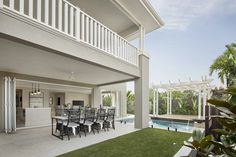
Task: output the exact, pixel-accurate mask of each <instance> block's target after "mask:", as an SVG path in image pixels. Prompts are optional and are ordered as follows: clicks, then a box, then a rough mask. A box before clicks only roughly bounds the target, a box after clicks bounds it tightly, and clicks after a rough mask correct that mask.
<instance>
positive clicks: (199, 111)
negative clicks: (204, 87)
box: [198, 90, 202, 119]
mask: <svg viewBox="0 0 236 157" xmlns="http://www.w3.org/2000/svg"><path fill="white" fill-rule="evenodd" d="M201 115H202V96H201V90H199V92H198V119H200V118H201Z"/></svg>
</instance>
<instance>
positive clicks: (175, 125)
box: [123, 118, 193, 132]
mask: <svg viewBox="0 0 236 157" xmlns="http://www.w3.org/2000/svg"><path fill="white" fill-rule="evenodd" d="M123 122H126V123H134V118H125V119H123ZM149 125H150V127H151V126H152V125H153V127H154V128H160V129H165V130H168V128H169V130H175V129H177V131H181V132H192V131H193V123H191V122H190V123H188V122H178V121H174V120H159V119H158V120H151V121H150V122H149Z"/></svg>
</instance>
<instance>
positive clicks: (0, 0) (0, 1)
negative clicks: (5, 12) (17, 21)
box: [0, 0, 3, 8]
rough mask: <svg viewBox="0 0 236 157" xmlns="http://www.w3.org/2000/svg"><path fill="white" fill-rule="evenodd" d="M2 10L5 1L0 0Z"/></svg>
mask: <svg viewBox="0 0 236 157" xmlns="http://www.w3.org/2000/svg"><path fill="white" fill-rule="evenodd" d="M0 8H3V0H0Z"/></svg>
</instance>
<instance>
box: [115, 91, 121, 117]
mask: <svg viewBox="0 0 236 157" xmlns="http://www.w3.org/2000/svg"><path fill="white" fill-rule="evenodd" d="M115 97H116V100H115V102H116V116H117V117H119V116H120V115H121V114H120V103H119V92H118V91H116V92H115Z"/></svg>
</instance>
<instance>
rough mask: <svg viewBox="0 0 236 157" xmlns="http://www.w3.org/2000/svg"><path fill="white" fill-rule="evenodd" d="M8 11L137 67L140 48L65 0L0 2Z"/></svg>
mask: <svg viewBox="0 0 236 157" xmlns="http://www.w3.org/2000/svg"><path fill="white" fill-rule="evenodd" d="M0 8H3V9H8V10H10V11H13V12H15V13H17V14H20V15H22V16H24V17H27V18H29V19H31V20H34V21H36V22H38V23H40V24H43V25H46V26H47V27H50V28H51V29H54V30H56V31H59V32H60V33H63V34H65V35H67V36H70V37H72V38H74V39H75V40H77V41H78V42H82V43H85V44H87V45H89V46H91V47H93V48H96V49H98V50H101V51H103V52H105V53H107V54H110V55H112V56H114V57H117V58H119V59H121V60H123V61H125V62H128V63H130V64H133V65H135V66H138V52H139V51H138V49H137V48H136V47H134V46H133V45H131V44H130V43H129V42H128V41H126V40H125V39H124V38H122V37H121V36H119V35H118V34H117V33H116V32H114V31H112V30H111V29H109V28H108V27H106V26H105V25H103V24H102V23H100V22H99V21H97V20H95V19H94V18H93V17H91V16H89V15H88V14H86V13H85V12H84V11H82V10H80V9H79V8H78V7H76V6H74V5H73V4H71V3H69V2H68V1H66V0H0Z"/></svg>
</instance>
